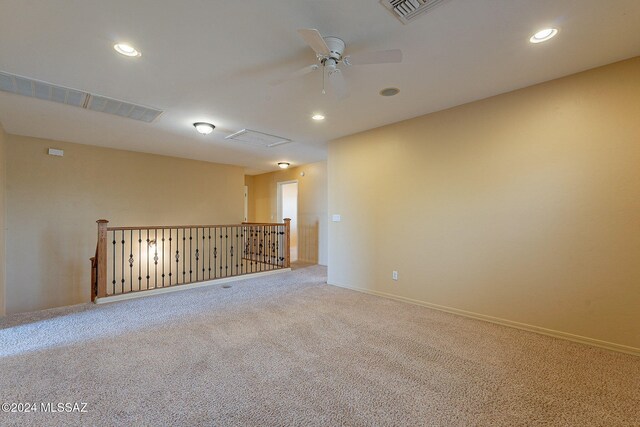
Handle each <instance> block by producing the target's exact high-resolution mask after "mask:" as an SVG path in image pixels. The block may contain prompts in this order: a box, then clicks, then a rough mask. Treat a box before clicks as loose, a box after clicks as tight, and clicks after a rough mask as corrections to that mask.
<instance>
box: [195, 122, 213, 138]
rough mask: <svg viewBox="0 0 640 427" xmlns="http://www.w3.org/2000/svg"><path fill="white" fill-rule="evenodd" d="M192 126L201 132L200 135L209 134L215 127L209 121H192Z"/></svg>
mask: <svg viewBox="0 0 640 427" xmlns="http://www.w3.org/2000/svg"><path fill="white" fill-rule="evenodd" d="M193 126H194V127H195V128H196V130H197V131H198V133H201V134H202V135H209V134H210V133H211V132H213V130H214V129H215V128H216V127H215V126H214V125H212V124H211V123H205V122H197V123H194V124H193Z"/></svg>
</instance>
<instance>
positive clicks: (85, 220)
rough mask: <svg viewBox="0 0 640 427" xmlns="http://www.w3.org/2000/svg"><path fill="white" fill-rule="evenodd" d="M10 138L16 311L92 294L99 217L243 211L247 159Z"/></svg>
mask: <svg viewBox="0 0 640 427" xmlns="http://www.w3.org/2000/svg"><path fill="white" fill-rule="evenodd" d="M6 145H7V147H6V158H7V159H8V161H7V189H6V200H7V203H6V206H7V216H6V228H7V230H6V245H7V248H9V250H8V251H7V255H6V261H7V262H6V265H7V269H6V308H7V314H11V313H17V312H23V311H32V310H39V309H45V308H50V307H57V306H64V305H70V304H77V303H83V302H87V301H89V299H90V264H89V258H90V257H91V256H93V254H94V252H95V247H96V239H97V225H96V220H98V219H101V218H104V219H107V220H109V221H110V225H112V226H153V225H178V224H230V223H240V222H242V219H243V213H244V212H243V210H244V207H243V204H244V200H243V182H244V170H243V168H241V167H237V166H229V165H221V164H214V163H209V162H202V161H195V160H187V159H179V158H173V157H166V156H158V155H153V154H144V153H136V152H131V151H123V150H114V149H108V148H101V147H95V146H89V145H81V144H72V143H67V142H60V141H52V140H46V139H37V138H29V137H22V136H16V135H8V139H7V144H6ZM48 148H59V149H63V150H64V156H63V157H55V156H50V155H47V149H48Z"/></svg>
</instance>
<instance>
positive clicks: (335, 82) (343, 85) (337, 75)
mask: <svg viewBox="0 0 640 427" xmlns="http://www.w3.org/2000/svg"><path fill="white" fill-rule="evenodd" d="M329 85H330V86H331V89H332V90H333V93H334V94H335V95H336V97H337V98H338V99H345V98H347V97H348V96H349V89H348V88H347V82H346V81H345V79H344V76H343V75H342V71H340V70H339V69H337V68H336V69H334V70H331V71H329Z"/></svg>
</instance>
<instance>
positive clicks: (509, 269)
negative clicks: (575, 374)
mask: <svg viewBox="0 0 640 427" xmlns="http://www.w3.org/2000/svg"><path fill="white" fill-rule="evenodd" d="M328 178H329V214H341V215H342V222H339V223H333V222H332V223H330V227H329V283H332V284H338V285H342V286H349V287H354V288H359V289H363V290H368V291H374V292H378V293H382V294H387V295H393V296H399V297H404V298H408V299H412V300H414V301H417V302H422V303H426V304H434V305H439V306H443V307H445V308H451V309H457V310H464V311H466V312H468V313H476V314H479V315H482V316H487V317H490V318H497V319H505V320H507V321H511V322H519V323H522V324H525V325H532V326H534V327H539V328H547V329H549V330H553V331H560V332H562V333H566V334H572V335H576V336H579V337H587V338H590V339H593V340H600V341H603V342H604V343H601V344H604V345H607V344H606V343H614V344H617V345H620V346H627V347H628V348H627V350H629V349H630V350H631V351H637V350H639V349H640V58H634V59H631V60H628V61H624V62H620V63H616V64H612V65H609V66H606V67H602V68H598V69H594V70H591V71H587V72H584V73H580V74H576V75H573V76H569V77H566V78H562V79H559V80H555V81H551V82H548V83H544V84H541V85H537V86H533V87H530V88H526V89H522V90H519V91H515V92H512V93H508V94H504V95H500V96H496V97H493V98H489V99H486V100H482V101H479V102H474V103H471V104H467V105H463V106H460V107H457V108H453V109H450V110H447V111H442V112H439V113H435V114H430V115H427V116H423V117H418V118H415V119H412V120H408V121H404V122H401V123H397V124H394V125H390V126H385V127H382V128H379V129H375V130H371V131H368V132H364V133H360V134H357V135H353V136H350V137H346V138H342V139H340V140H336V141H332V142H331V143H330V145H329V160H328ZM392 270H398V271H399V280H398V281H397V282H395V281H392V280H391V272H392ZM620 348H622V347H620Z"/></svg>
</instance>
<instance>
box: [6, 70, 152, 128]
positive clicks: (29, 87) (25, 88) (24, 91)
mask: <svg viewBox="0 0 640 427" xmlns="http://www.w3.org/2000/svg"><path fill="white" fill-rule="evenodd" d="M0 90H1V91H4V92H10V93H15V94H18V95H23V96H28V97H31V98H38V99H43V100H45V101H53V102H58V103H60V104H67V105H71V106H73V107H80V108H85V109H88V110H93V111H98V112H101V113H107V114H114V115H116V116H120V117H127V118H130V119H134V120H140V121H143V122H147V123H151V122H152V121H154V120H155V119H156V118H157V117H158V116H159V115H160V114H161V113H162V111H161V110H158V109H155V108H149V107H143V106H141V105H135V104H131V103H129V102H125V101H119V100H117V99H112V98H107V97H104V96H99V95H93V94H90V93H87V92H84V91H81V90H77V89H70V88H67V87H63V86H58V85H54V84H51V83H47V82H42V81H39V80H34V79H30V78H28V77H22V76H17V75H15V74H9V73H5V72H3V71H0Z"/></svg>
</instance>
